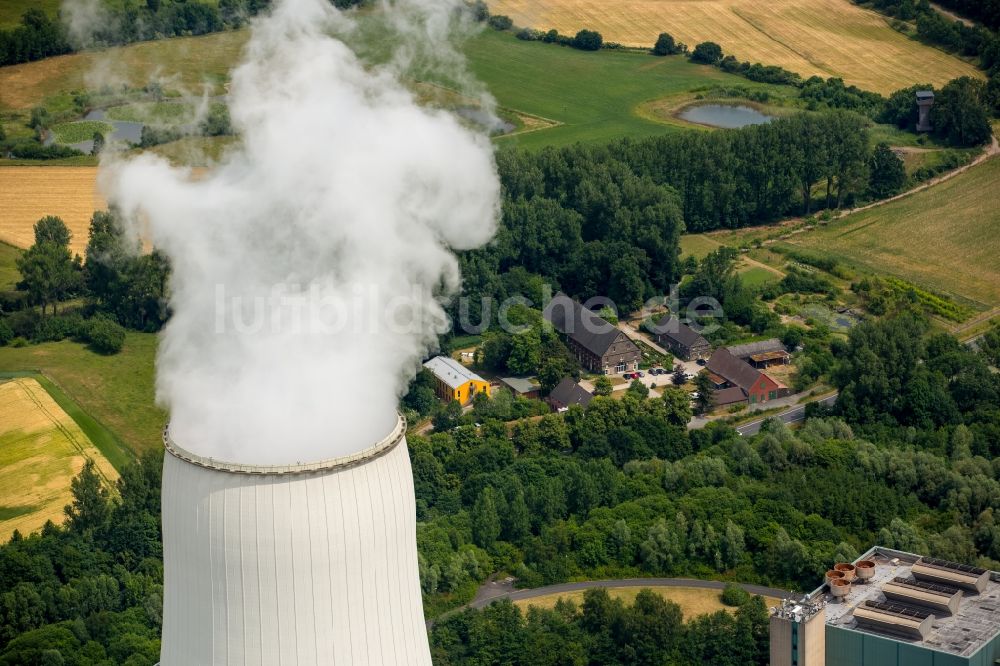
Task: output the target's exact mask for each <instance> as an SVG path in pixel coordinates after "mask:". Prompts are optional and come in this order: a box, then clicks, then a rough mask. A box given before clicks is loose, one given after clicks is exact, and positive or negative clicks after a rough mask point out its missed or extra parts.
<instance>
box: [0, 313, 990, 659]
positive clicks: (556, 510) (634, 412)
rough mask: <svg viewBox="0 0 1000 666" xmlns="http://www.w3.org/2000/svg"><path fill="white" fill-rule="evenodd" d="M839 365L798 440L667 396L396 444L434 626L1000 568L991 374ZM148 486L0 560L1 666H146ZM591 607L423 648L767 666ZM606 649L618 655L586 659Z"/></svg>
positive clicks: (901, 354) (150, 591)
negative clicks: (901, 556)
mask: <svg viewBox="0 0 1000 666" xmlns="http://www.w3.org/2000/svg"><path fill="white" fill-rule="evenodd" d="M991 344H992V342H991ZM832 351H833V354H834V357H835V362H834V368H833V370H832V372H831V378H832V379H831V381H833V383H834V385H835V386H837V388H839V389H840V391H841V398H840V400H839V401H838V403H837V406H836V407H835V409H834V410H833V411H832V412H829V413H822V412H816V413H814V414H812V418H810V419H809V420H808V421H807V422H806V424H805V425H804V426H803V427H802V428H800V429H798V430H796V431H791V430H788V429H787V428H786V427H785V426H783V425H780V424H778V423H777V422H771V423H769V424H768V425H767V426H766V427H765V428H764V430H763V431H762V433H761V434H760V435H758V436H756V437H754V438H752V439H746V438H743V437H740V436H739V435H737V433H736V432H735V431H734V430H732V429H731V428H730V427H728V426H724V425H721V424H718V425H713V426H710V427H708V428H705V429H704V430H695V431H688V430H687V428H686V427H685V424H686V422H687V420H688V418H689V416H690V407H689V406H688V400H687V397H686V396H685V395H684V394H683V393H679V392H678V391H677V390H666V391H665V396H664V397H661V398H648V397H642V396H639V395H635V394H632V395H628V396H626V397H624V398H623V399H621V400H614V399H610V398H601V397H598V398H595V399H594V401H593V402H592V403H591V405H590V406H589V407H588V408H587V409H586V410H582V409H579V408H573V409H571V410H570V411H569V412H567V413H565V414H550V415H547V416H544V417H542V418H541V419H528V420H523V421H517V422H504V420H503V419H505V418H510V417H511V415H512V414H511V412H506V413H503V412H501V411H499V410H498V411H495V412H493V413H492V415H491V412H490V409H489V405H488V404H487V403H484V404H481V405H477V409H478V410H480V411H479V413H478V414H477V419H478V420H477V422H478V424H479V425H478V426H477V425H476V424H475V423H469V424H464V423H447V422H441V423H439V426H440V428H441V431H440V432H436V433H434V434H431V435H429V436H416V435H414V436H412V437H410V448H411V459H412V465H413V472H414V479H415V488H416V494H417V510H418V520H419V525H418V534H417V539H418V548H419V554H420V571H421V584H422V588H423V592H424V595H425V609H426V612H427V614H428V617H436V616H438V615H439V614H440V613H442V612H443V611H446V610H448V609H452V608H455V607H456V606H459V605H461V604H462V603H465V602H466V601H468V600H469V599H470V598H471V596H472V595H473V593H474V591H475V589H476V587H477V586H478V585H479V584H480V583H481V582H482V581H483V580H484V579H485V578H486V577H487V576H488V575H490V574H493V573H494V572H509V573H510V574H511V575H514V576H516V577H517V579H518V583H519V585H522V586H525V587H535V586H540V585H545V584H549V583H556V582H563V581H566V580H571V579H595V578H614V577H635V576H693V577H701V578H716V579H723V580H739V581H742V582H760V583H767V584H771V585H774V586H778V587H783V588H785V589H798V590H808V589H812V588H813V587H815V586H816V584H817V583H818V581H819V580H820V577H821V575H822V572H823V571H824V570H825V569H826V568H827V566H828V565H829V564H830V562H832V561H834V560H840V559H850V558H853V557H856V556H857V554H858V553H860V552H863V550H864V549H866V548H868V547H869V546H871V545H872V544H875V543H878V544H881V545H884V546H888V547H894V548H899V549H903V550H908V551H915V552H920V553H927V554H930V555H934V556H938V557H943V558H947V559H952V560H956V561H962V562H968V563H972V564H980V565H982V566H988V567H994V568H995V567H996V566H998V562H1000V526H998V525H997V521H996V518H995V517H994V515H995V513H996V511H997V510H998V508H1000V483H998V479H1000V465H998V464H997V462H996V460H997V459H998V458H997V456H998V454H1000V450H998V448H997V447H998V442H1000V376H998V375H997V374H995V373H993V372H991V371H990V370H989V367H988V361H987V357H986V356H985V355H984V354H983V353H981V352H976V351H973V350H971V349H969V348H968V347H966V346H964V345H960V344H959V343H958V342H957V341H955V339H954V338H952V337H950V336H948V335H946V334H932V333H931V332H930V331H929V329H928V326H927V322H926V320H924V319H923V318H921V317H920V316H918V315H915V314H907V313H903V314H899V315H896V316H893V317H890V318H887V319H885V320H883V321H870V322H865V323H862V324H860V325H859V326H857V327H856V328H855V329H854V330H853V331H852V332H851V334H850V336H849V338H848V340H847V341H846V342H843V343H838V344H834V345H833V349H832ZM159 465H160V462H159V460H158V458H157V457H156V456H153V457H150V458H147V459H144V460H142V461H140V462H139V463H137V464H136V465H134V466H133V467H131V468H128V469H127V470H126V472H125V474H124V475H123V478H122V480H121V483H120V484H119V488H118V493H117V494H116V495H115V496H109V495H107V494H106V493H105V492H102V491H101V490H100V484H99V483H98V482H97V479H96V475H94V474H93V471H92V470H90V471H88V470H87V469H85V470H84V472H83V473H82V475H81V476H80V478H79V479H78V480H77V481H76V482H75V483H74V488H73V490H74V496H75V501H74V503H73V505H71V506H70V507H69V508H68V509H67V515H68V521H67V524H66V525H65V526H63V527H58V526H55V525H48V526H46V527H45V529H44V530H43V531H42V532H41V533H39V534H34V535H30V536H21V535H17V536H15V538H14V539H13V540H12V541H11V542H10V543H9V544H7V545H5V546H3V547H0V589H2V590H3V592H2V593H0V664H74V665H80V666H87V665H92V664H100V665H102V666H103V665H105V664H122V663H124V664H129V665H130V666H140V665H148V664H153V663H155V662H154V658H155V655H156V651H157V636H158V630H159V622H160V616H159V609H160V606H161V595H162V564H161V555H162V554H161V550H160V541H159V539H160V533H159V506H158V498H159V493H158V492H157V490H158V488H159ZM588 601H589V602H590V603H589V604H588V603H586V602H585V603H584V604H583V606H582V608H577V609H574V608H571V607H569V606H565V605H564V606H562V607H561V608H557V609H556V610H554V611H551V612H532V613H529V614H528V615H527V616H522V615H521V614H520V613H519V612H518V611H515V610H514V609H512V608H510V607H501V608H497V609H493V610H490V611H485V612H480V611H469V612H464V613H460V614H458V615H452V616H449V618H448V619H447V620H444V621H442V622H441V623H440V624H436V625H435V631H434V633H433V645H434V648H433V649H434V651H435V654H436V655H437V657H438V659H439V663H442V664H518V663H524V664H528V663H539V662H534V661H531V660H530V659H529V657H530V656H531V655H534V654H537V651H538V650H542V649H544V646H545V645H555V646H564V645H565V644H566V643H567V642H580V643H581V644H582V645H584V646H593V648H592V649H593V650H594V651H593V652H592V653H591V652H587V653H586V654H587V655H591V654H594V655H596V654H606V655H607V656H606V660H605V661H592V660H586V659H588V657H587V656H586V655H584V656H583V657H581V656H580V655H579V654H578V653H577V652H574V651H573V650H572V649H570V648H569V647H567V648H566V649H565V654H566V655H568V656H567V661H564V662H556V663H570V664H577V663H579V664H590V663H593V664H647V663H657V664H660V663H668V664H678V665H680V664H685V665H686V664H695V663H705V661H704V660H705V659H706V658H707V657H706V655H713V654H720V653H725V652H726V650H728V649H729V648H728V646H729V645H730V643H733V642H734V641H735V640H736V639H735V638H733V636H740V637H743V638H740V641H742V642H741V643H740V644H745V645H746V646H747V647H746V650H748V654H755V655H763V654H764V647H763V645H764V644H763V643H762V641H766V638H765V635H766V634H765V632H763V630H762V629H761V625H760V622H761V620H760V609H759V608H756V609H755V608H754V607H753V606H748V607H747V608H746V609H745V610H744V611H743V615H742V619H741V616H740V615H737V616H735V618H734V619H733V618H726V617H722V616H709V617H707V618H702V619H699V620H696V621H693V622H688V623H686V624H684V625H683V626H682V627H681V626H680V625H679V624H678V621H677V620H676V614H677V611H676V610H675V609H674V608H672V607H671V606H670V605H669V604H664V603H661V602H659V601H657V600H655V599H652V598H644V599H643V600H642V601H640V600H638V599H637V600H636V604H635V605H633V606H632V607H625V606H622V605H620V604H618V603H615V602H610V601H608V600H607V599H604V598H601V597H600V595H591V596H590V597H589V598H588ZM655 618H674V619H673V620H670V621H669V622H666V623H665V624H664V625H663V626H664V632H665V633H663V634H662V635H653V636H650V635H649V633H648V632H647V631H644V630H642V629H641V627H642V626H644V623H646V622H659V620H656V619H655ZM678 627H680V628H678ZM668 630H669V631H668ZM748 632H749V633H748ZM748 636H753V637H755V638H752V639H751V638H747V637H748ZM576 637H579V639H577V638H576ZM464 641H469V642H468V643H465V642H464ZM484 642H486V643H490V644H491V645H492V646H493V649H491V650H484V651H483V652H481V653H479V656H474V655H472V654H471V653H470V651H469V650H467V649H466V647H465V646H466V645H482V644H483V643H484ZM600 646H604V647H603V648H602V647H600ZM622 646H625V647H622ZM628 646H634V650H632V648H630V647H628ZM612 648H614V649H615V650H622V652H620V653H615V654H608V653H606V652H601V650H602V649H612ZM559 649H560V650H562V648H561V647H560V648H559ZM647 650H648V652H644V651H647ZM53 652H58V653H59V656H58V657H57V656H55V655H54V654H52V653H53ZM559 654H562V652H559ZM639 654H647V655H649V654H655V655H660V656H662V655H667V656H666V657H664V659H665V661H664V660H663V659H661V660H660V661H649V660H648V658H646V657H641V656H638V655H639ZM124 655H129V656H128V657H127V658H123V656H124ZM511 655H517V656H516V657H515V656H511ZM573 655H576V656H573ZM660 656H657V657H656V659H660ZM571 657H572V658H571ZM603 658H605V657H602V659H603ZM581 659H583V660H581ZM753 659H757V658H756V657H754V658H753ZM541 663H545V662H541ZM712 663H720V664H723V663H764V662H761V661H744V662H725V661H717V662H716V661H713V662H712Z"/></svg>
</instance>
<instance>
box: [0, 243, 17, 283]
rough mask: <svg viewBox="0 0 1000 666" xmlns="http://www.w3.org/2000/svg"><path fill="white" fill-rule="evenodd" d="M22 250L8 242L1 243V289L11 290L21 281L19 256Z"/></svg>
mask: <svg viewBox="0 0 1000 666" xmlns="http://www.w3.org/2000/svg"><path fill="white" fill-rule="evenodd" d="M20 256H21V250H19V249H17V248H16V247H14V246H13V245H7V243H0V291H10V290H12V289H13V288H14V286H15V285H16V284H17V283H18V282H20V281H21V273H20V272H19V271H18V270H17V258H18V257H20Z"/></svg>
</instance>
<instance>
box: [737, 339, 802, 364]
mask: <svg viewBox="0 0 1000 666" xmlns="http://www.w3.org/2000/svg"><path fill="white" fill-rule="evenodd" d="M726 349H727V350H728V351H729V353H730V354H732V355H733V356H735V357H736V358H738V359H740V360H743V361H746V362H747V363H749V364H750V365H752V366H753V367H755V368H759V369H766V368H770V367H771V366H772V365H787V364H788V361H789V358H790V357H789V354H788V351H787V350H785V345H784V344H783V343H782V342H781V340H779V339H777V338H771V339H769V340H762V341H760V342H750V343H747V344H745V345H733V346H732V347H726Z"/></svg>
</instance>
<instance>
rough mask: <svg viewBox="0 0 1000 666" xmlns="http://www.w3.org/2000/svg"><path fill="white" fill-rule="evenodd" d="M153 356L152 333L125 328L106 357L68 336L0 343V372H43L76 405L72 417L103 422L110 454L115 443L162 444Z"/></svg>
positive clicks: (134, 447)
mask: <svg viewBox="0 0 1000 666" xmlns="http://www.w3.org/2000/svg"><path fill="white" fill-rule="evenodd" d="M155 356H156V336H155V335H154V334H151V333H136V332H133V331H129V332H128V334H127V336H126V338H125V347H124V349H122V351H121V352H119V353H118V354H114V355H112V356H103V355H101V354H97V353H95V352H93V351H91V350H90V349H89V348H88V347H87V346H86V345H83V344H80V343H78V342H71V341H69V340H64V341H62V342H46V343H42V344H38V345H28V346H26V347H21V348H14V347H0V373H16V372H32V373H43V374H44V376H45V377H47V378H49V379H51V380H52V381H53V382H54V383H55V384H56V385H58V388H59V389H61V391H62V392H63V393H65V395H66V396H67V397H68V399H70V400H72V402H74V403H76V405H78V406H79V408H80V410H81V415H79V418H78V419H77V420H78V421H81V422H84V423H85V422H86V418H87V417H89V418H92V419H93V420H94V421H95V422H96V426H95V430H96V427H100V426H103V428H106V429H107V430H109V431H110V432H111V433H113V437H114V439H115V441H114V442H106V444H107V446H106V450H108V451H109V452H110V453H111V454H112V455H114V450H115V447H117V449H118V450H119V452H121V451H122V450H128V451H134V452H136V453H142V452H145V451H151V450H157V449H159V448H160V447H161V446H162V442H161V440H160V432H161V430H162V428H163V424H164V422H165V419H166V415H165V413H164V412H163V410H161V409H159V408H158V407H157V406H156V405H155V399H154V388H153V367H154V360H155ZM103 428H101V429H102V430H103ZM104 443H105V442H102V444H104ZM122 460H124V458H122Z"/></svg>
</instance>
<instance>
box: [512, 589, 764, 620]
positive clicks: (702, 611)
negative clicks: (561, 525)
mask: <svg viewBox="0 0 1000 666" xmlns="http://www.w3.org/2000/svg"><path fill="white" fill-rule="evenodd" d="M644 589H648V590H652V591H653V592H656V593H657V594H659V595H660V596H661V597H663V598H664V599H666V600H668V601H672V602H674V603H675V604H677V605H678V606H680V607H681V612H682V613H683V614H684V619H685V620H690V619H691V618H694V617H698V616H699V615H708V614H709V613H714V612H716V611H720V610H725V611H729V612H730V613H735V612H736V609H735V608H733V607H732V606H726V605H725V604H723V603H722V601H721V599H720V598H719V597H720V593H719V591H718V590H703V589H700V588H695V587H657V586H647V587H618V588H614V589H609V590H608V594H609V595H610V596H611V598H613V599H621V600H622V601H624V602H625V603H626V604H632V603H633V602H634V601H635V598H636V596H637V595H638V594H639V592H640V591H641V590H644ZM583 595H584V593H583V592H567V593H563V594H550V595H547V596H544V597H537V598H535V599H525V600H522V601H515V602H514V605H515V606H518V607H519V608H520V609H521V610H522V611H525V610H527V609H528V608H529V607H530V606H535V607H537V608H553V607H554V606H555V605H556V602H557V601H559V599H565V600H567V601H572V602H573V603H575V604H576V605H577V606H579V605H580V604H582V603H583ZM764 603H766V604H767V605H768V606H774V605H776V604H778V603H780V600H779V599H774V598H771V597H764Z"/></svg>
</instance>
